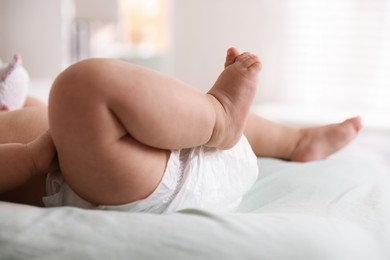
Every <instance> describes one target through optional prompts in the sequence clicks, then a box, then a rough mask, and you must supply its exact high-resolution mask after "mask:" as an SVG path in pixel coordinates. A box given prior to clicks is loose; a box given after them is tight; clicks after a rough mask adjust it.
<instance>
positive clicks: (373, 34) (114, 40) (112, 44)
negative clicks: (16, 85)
mask: <svg viewBox="0 0 390 260" xmlns="http://www.w3.org/2000/svg"><path fill="white" fill-rule="evenodd" d="M231 46H235V47H237V48H238V49H239V50H240V51H251V52H253V53H255V54H257V55H258V56H259V57H260V58H261V60H262V63H263V70H262V72H261V76H260V84H259V90H258V93H257V97H256V101H255V106H254V110H255V111H256V112H259V113H263V114H264V115H265V116H267V117H270V118H272V119H274V120H280V121H285V122H292V123H297V124H302V125H304V124H315V123H326V122H329V121H334V120H341V119H343V118H344V117H348V116H354V115H361V116H362V117H363V121H364V124H365V126H366V127H369V128H373V129H390V1H386V0H370V1H367V0H328V1H320V0H273V1H269V0H241V1H236V0H212V1H209V0H186V1H183V0H34V1H31V0H0V58H1V59H2V60H3V62H6V61H8V60H10V59H11V57H12V55H13V54H14V53H15V52H19V53H20V54H21V55H22V57H23V62H24V65H25V67H26V68H27V70H28V71H29V73H30V76H31V78H32V90H31V91H32V94H33V95H37V96H39V97H42V98H46V97H47V93H48V91H49V88H50V84H51V82H52V81H53V80H54V78H55V77H56V75H58V73H60V72H61V71H62V70H63V69H64V68H66V67H67V66H69V65H70V64H72V63H74V62H76V61H78V60H81V59H85V58H89V57H111V58H116V59H122V60H126V61H129V62H134V63H137V64H141V65H143V66H147V67H150V68H152V69H155V70H159V71H161V72H163V73H167V74H170V75H172V76H175V77H177V78H179V79H181V80H184V81H186V82H189V83H191V84H192V85H194V86H196V87H198V88H199V89H201V90H202V91H206V90H208V89H209V88H210V86H211V85H212V84H213V83H214V81H215V79H216V78H217V76H218V75H219V73H220V72H221V71H222V69H223V63H224V58H225V53H226V49H227V48H229V47H231Z"/></svg>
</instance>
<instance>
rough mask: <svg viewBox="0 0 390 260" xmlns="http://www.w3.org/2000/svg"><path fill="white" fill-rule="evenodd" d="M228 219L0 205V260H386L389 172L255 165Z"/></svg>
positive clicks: (369, 167) (340, 165)
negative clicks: (254, 179) (253, 177)
mask: <svg viewBox="0 0 390 260" xmlns="http://www.w3.org/2000/svg"><path fill="white" fill-rule="evenodd" d="M259 167H260V174H261V175H260V176H259V179H258V181H257V182H256V184H255V185H254V186H253V188H252V189H251V190H250V192H249V193H248V194H247V195H246V196H245V198H244V200H243V201H242V203H241V204H240V207H239V209H238V210H237V212H232V213H215V212H210V211H199V210H196V209H188V210H184V211H181V212H177V213H174V214H168V215H152V214H141V213H121V212H107V211H98V210H82V209H77V208H70V207H63V208H52V209H41V208H35V207H30V206H23V205H16V204H11V203H0V259H29V260H31V259H267V260H282V259H283V260H284V259H286V260H287V259H288V260H291V259H297V260H305V259H316V260H321V259H329V260H344V259H345V260H350V259H351V260H352V259H353V260H360V259H362V260H363V259H370V260H382V259H390V170H389V168H387V167H385V166H383V165H380V164H375V163H367V162H364V161H349V160H345V159H343V160H338V159H330V160H326V161H320V162H314V163H306V164H299V163H291V162H284V161H279V160H274V159H259Z"/></svg>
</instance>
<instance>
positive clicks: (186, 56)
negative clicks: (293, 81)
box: [172, 0, 279, 101]
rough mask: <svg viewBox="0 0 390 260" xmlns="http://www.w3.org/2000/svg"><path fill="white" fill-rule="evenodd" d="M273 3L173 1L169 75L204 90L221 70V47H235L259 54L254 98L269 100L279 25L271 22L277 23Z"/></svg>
mask: <svg viewBox="0 0 390 260" xmlns="http://www.w3.org/2000/svg"><path fill="white" fill-rule="evenodd" d="M278 7H279V1H266V0H242V1H236V0H213V1H208V0H197V1H181V0H175V2H174V12H173V13H174V16H173V21H172V22H173V28H174V29H173V31H174V34H173V46H172V55H173V56H172V58H173V68H174V72H173V73H174V75H175V76H177V77H179V78H181V79H182V80H184V81H187V82H189V83H191V84H193V85H195V86H197V87H199V88H201V89H202V90H207V89H208V88H210V86H211V85H212V84H213V83H214V81H215V79H216V77H217V76H218V75H219V73H220V72H221V70H222V69H223V63H224V59H225V52H226V49H227V48H228V47H231V46H235V47H237V48H238V49H239V50H240V51H251V52H253V53H255V54H257V55H258V56H259V57H260V58H261V60H262V62H263V71H262V73H261V77H260V88H259V91H258V97H257V100H258V101H260V100H261V99H262V98H265V99H269V98H271V97H272V95H273V94H274V93H273V89H272V80H273V78H274V76H273V74H274V73H275V69H274V66H275V64H276V59H277V56H276V54H277V53H276V51H274V52H272V50H273V48H274V47H275V46H274V45H275V44H276V43H277V40H276V39H277V35H275V33H274V32H275V31H277V30H274V29H275V28H276V27H278V26H279V25H278V24H277V23H275V22H274V23H273V24H272V22H270V21H278V19H277V17H278V15H279V12H278ZM271 18H272V19H271ZM275 50H276V48H275Z"/></svg>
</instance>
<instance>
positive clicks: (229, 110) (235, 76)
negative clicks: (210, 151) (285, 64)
mask: <svg viewBox="0 0 390 260" xmlns="http://www.w3.org/2000/svg"><path fill="white" fill-rule="evenodd" d="M260 69H261V63H260V61H259V59H258V58H257V56H255V55H253V54H250V53H247V52H245V53H243V54H239V53H238V51H237V50H236V49H233V48H231V49H229V50H228V53H227V57H226V62H225V70H224V71H223V72H222V73H221V75H220V76H219V78H218V79H217V81H216V82H215V84H214V86H213V87H212V88H211V90H210V91H209V92H208V96H209V97H210V98H211V100H212V102H213V105H214V108H215V110H216V113H217V116H216V122H215V126H214V131H213V133H212V136H211V138H210V140H209V142H208V143H207V144H206V145H207V146H211V147H217V148H220V149H228V148H231V147H233V146H234V145H235V144H236V143H237V142H238V140H239V139H240V137H241V135H242V132H243V130H244V127H245V123H246V120H247V117H248V114H249V110H250V106H251V105H252V101H253V98H254V96H255V94H256V87H257V78H258V73H259V71H260Z"/></svg>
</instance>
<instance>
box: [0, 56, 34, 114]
mask: <svg viewBox="0 0 390 260" xmlns="http://www.w3.org/2000/svg"><path fill="white" fill-rule="evenodd" d="M29 85H30V78H29V75H28V73H27V71H26V70H25V68H24V67H23V66H22V58H21V56H20V54H15V55H14V57H13V59H12V61H11V62H9V63H5V64H0V110H3V111H4V110H6V111H11V110H15V109H19V108H22V107H23V105H24V102H25V100H26V97H27V94H28V88H29Z"/></svg>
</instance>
